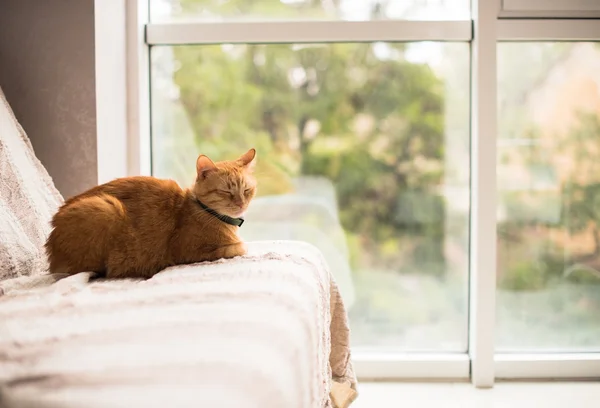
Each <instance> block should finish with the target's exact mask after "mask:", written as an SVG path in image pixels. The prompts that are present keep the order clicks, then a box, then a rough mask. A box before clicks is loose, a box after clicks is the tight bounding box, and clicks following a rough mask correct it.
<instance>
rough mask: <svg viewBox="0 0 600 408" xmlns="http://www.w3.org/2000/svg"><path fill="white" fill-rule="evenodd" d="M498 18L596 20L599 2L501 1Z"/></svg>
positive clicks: (599, 12) (575, 0)
mask: <svg viewBox="0 0 600 408" xmlns="http://www.w3.org/2000/svg"><path fill="white" fill-rule="evenodd" d="M500 17H506V18H598V17H600V1H599V0H502V9H501V12H500Z"/></svg>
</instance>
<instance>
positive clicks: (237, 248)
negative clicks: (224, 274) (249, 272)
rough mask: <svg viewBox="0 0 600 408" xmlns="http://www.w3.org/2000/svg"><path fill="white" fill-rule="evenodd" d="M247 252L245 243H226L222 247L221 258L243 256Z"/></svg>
mask: <svg viewBox="0 0 600 408" xmlns="http://www.w3.org/2000/svg"><path fill="white" fill-rule="evenodd" d="M247 253H248V247H247V246H246V244H245V243H243V242H240V243H238V244H233V245H228V246H226V247H225V248H224V254H223V258H235V257H236V256H244V255H246V254H247Z"/></svg>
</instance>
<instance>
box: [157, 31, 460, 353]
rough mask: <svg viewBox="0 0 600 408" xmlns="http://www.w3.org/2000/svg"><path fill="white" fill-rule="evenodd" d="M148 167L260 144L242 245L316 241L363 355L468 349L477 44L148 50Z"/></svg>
mask: <svg viewBox="0 0 600 408" xmlns="http://www.w3.org/2000/svg"><path fill="white" fill-rule="evenodd" d="M152 79H153V82H152V106H153V109H152V117H153V165H154V174H155V175H156V176H158V177H170V178H174V179H176V180H178V181H179V182H180V183H181V184H182V185H189V184H190V183H191V182H193V180H194V177H195V174H194V172H195V166H194V163H195V159H196V155H197V154H199V152H202V153H204V154H207V155H209V156H210V157H212V158H214V159H216V160H219V159H230V158H232V157H236V155H238V154H240V152H244V151H245V149H248V148H250V147H256V148H257V150H258V157H259V159H258V164H257V170H256V174H257V178H258V184H259V189H258V191H259V197H257V198H255V200H254V202H253V203H252V205H251V206H250V210H249V212H248V214H247V216H246V223H245V224H244V227H243V228H242V229H241V230H240V233H241V235H242V236H243V237H244V238H245V239H247V240H270V239H292V240H302V241H307V242H310V243H312V244H314V245H316V246H317V247H318V248H320V249H321V251H322V252H323V253H324V255H325V257H326V259H327V261H328V263H329V265H330V267H331V270H332V272H333V274H334V275H335V277H336V279H337V281H338V283H339V285H340V287H341V291H342V295H343V296H344V298H345V300H346V302H347V306H348V307H349V309H350V311H349V313H350V318H351V324H352V328H353V330H354V332H353V340H354V342H355V345H356V346H365V347H379V348H394V349H409V350H452V351H465V350H466V337H467V286H468V285H467V282H468V224H469V46H468V44H466V43H464V44H462V43H461V44H450V43H411V44H391V43H376V44H312V45H311V44H303V45H214V46H177V47H153V48H152Z"/></svg>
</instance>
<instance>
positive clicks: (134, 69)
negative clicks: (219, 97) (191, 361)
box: [96, 0, 600, 388]
mask: <svg viewBox="0 0 600 408" xmlns="http://www.w3.org/2000/svg"><path fill="white" fill-rule="evenodd" d="M515 1H516V0H515ZM544 1H552V4H572V5H577V4H579V5H581V4H584V3H589V0H544ZM96 3H97V4H98V3H100V2H99V1H98V0H97V1H96ZM523 3H525V4H526V5H527V7H533V6H535V5H536V4H538V5H539V3H540V0H525V1H523ZM512 4H514V2H513V0H472V3H471V6H472V7H471V19H470V20H462V21H408V20H407V21H396V20H394V21H364V22H349V21H334V22H323V21H301V22H285V23H282V22H276V21H273V22H261V23H247V22H239V23H236V22H227V23H201V22H199V23H152V22H150V19H149V0H127V1H124V0H123V7H124V8H125V11H126V16H125V20H126V21H125V26H126V30H125V33H124V35H125V38H123V41H126V58H125V60H126V79H127V82H126V85H127V86H126V91H127V92H126V99H125V101H126V106H127V137H126V138H127V140H126V147H127V154H126V158H125V159H120V160H121V161H123V160H126V163H122V164H123V166H121V168H123V169H126V171H125V170H123V174H120V176H126V175H140V174H142V175H150V174H151V170H152V169H151V157H150V154H151V137H150V131H151V127H150V123H151V110H150V104H151V95H150V59H149V49H150V47H151V46H154V45H166V44H169V45H175V44H215V43H222V42H226V43H248V42H255V43H274V42H290V43H291V42H337V41H359V42H360V41H365V42H366V41H419V40H420V41H468V42H470V44H471V221H470V254H469V257H470V272H469V273H470V279H469V281H470V282H469V329H468V330H469V337H468V338H469V344H468V351H467V352H466V353H447V354H441V353H435V354H433V353H432V354H429V353H392V354H390V353H383V352H382V353H377V352H363V351H361V350H355V351H354V353H353V354H354V357H353V359H354V361H355V369H356V372H357V375H358V376H359V378H361V379H373V380H390V379H427V380H444V381H447V380H470V381H471V382H472V383H473V384H474V385H475V386H476V387H480V388H488V387H492V386H493V385H494V382H495V381H498V380H506V379H548V378H552V379H569V378H598V377H600V364H599V363H600V353H585V354H577V353H557V354H534V353H496V352H495V350H494V331H495V313H496V312H495V308H496V304H495V295H496V262H495V260H496V203H497V192H496V166H495V164H496V148H497V126H496V124H497V112H496V106H497V101H496V96H497V89H496V88H497V72H496V71H497V60H496V58H497V56H496V54H497V43H498V42H500V41H520V42H526V41H531V42H536V41H553V40H554V41H600V21H598V19H599V18H600V2H599V10H598V12H596V11H591V12H590V11H586V10H579V11H578V10H570V11H568V12H566V11H565V10H562V9H561V10H562V11H561V10H558V11H557V10H554V11H544V10H535V9H532V10H529V9H527V10H525V11H523V10H514V8H513V9H511V8H510V7H511V5H512ZM507 7H508V8H507ZM523 17H531V18H527V19H523ZM539 17H542V18H543V19H539ZM556 17H561V18H562V17H566V18H565V19H556ZM583 17H585V19H583ZM111 23H112V24H114V21H112V22H111ZM103 58H115V57H114V56H107V57H103ZM98 98H104V99H105V100H103V103H108V102H110V101H108V100H107V98H108V96H106V97H105V96H103V95H102V94H99V95H98ZM113 98H114V96H113ZM102 137H108V134H107V132H106V131H103V132H100V128H99V133H98V139H99V141H100V139H101V138H102ZM98 163H99V167H102V166H105V167H106V166H107V165H108V164H112V163H114V157H111V156H110V155H109V154H108V153H105V154H101V153H100V152H99V156H98Z"/></svg>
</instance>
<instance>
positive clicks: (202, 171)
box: [196, 154, 217, 178]
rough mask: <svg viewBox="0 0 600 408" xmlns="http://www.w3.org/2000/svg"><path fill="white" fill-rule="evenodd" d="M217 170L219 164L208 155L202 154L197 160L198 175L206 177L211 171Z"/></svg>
mask: <svg viewBox="0 0 600 408" xmlns="http://www.w3.org/2000/svg"><path fill="white" fill-rule="evenodd" d="M215 170H217V166H216V165H215V164H214V163H213V161H212V160H211V159H209V158H208V157H207V156H205V155H203V154H201V155H200V156H198V159H197V160H196V172H197V173H198V177H202V178H206V176H207V175H208V174H210V172H212V171H215Z"/></svg>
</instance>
